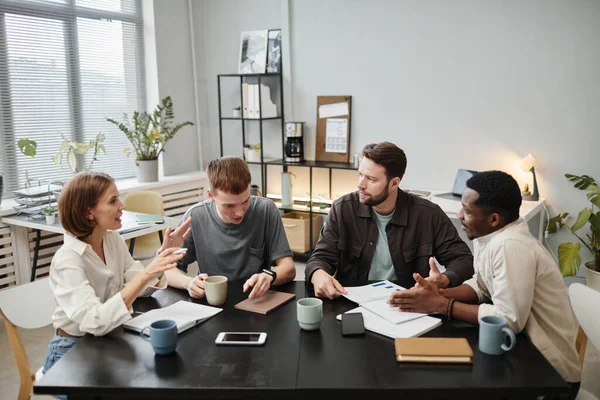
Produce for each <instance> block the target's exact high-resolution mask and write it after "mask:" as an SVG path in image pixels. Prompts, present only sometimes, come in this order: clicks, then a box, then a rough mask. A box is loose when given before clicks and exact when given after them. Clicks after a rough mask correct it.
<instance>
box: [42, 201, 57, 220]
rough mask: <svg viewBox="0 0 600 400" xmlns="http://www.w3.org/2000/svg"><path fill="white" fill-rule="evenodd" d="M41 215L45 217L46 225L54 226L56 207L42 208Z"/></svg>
mask: <svg viewBox="0 0 600 400" xmlns="http://www.w3.org/2000/svg"><path fill="white" fill-rule="evenodd" d="M42 213H43V214H44V215H45V216H46V224H48V225H54V224H55V223H56V214H57V213H58V208H56V206H52V205H50V204H48V205H47V206H45V207H44V208H42Z"/></svg>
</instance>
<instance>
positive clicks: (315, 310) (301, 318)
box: [296, 297, 323, 331]
mask: <svg viewBox="0 0 600 400" xmlns="http://www.w3.org/2000/svg"><path fill="white" fill-rule="evenodd" d="M296 304H297V306H296V308H297V312H298V325H300V328H302V329H304V330H307V331H314V330H316V329H319V327H320V326H321V320H322V319H323V300H321V299H317V298H314V297H307V298H305V299H300V300H298V302H297V303H296Z"/></svg>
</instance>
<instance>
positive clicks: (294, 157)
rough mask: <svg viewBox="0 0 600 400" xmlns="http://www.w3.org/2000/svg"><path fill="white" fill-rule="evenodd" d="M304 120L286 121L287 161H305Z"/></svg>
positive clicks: (285, 158)
mask: <svg viewBox="0 0 600 400" xmlns="http://www.w3.org/2000/svg"><path fill="white" fill-rule="evenodd" d="M303 132H304V122H286V123H285V146H284V150H285V154H284V160H285V162H302V161H304V138H303Z"/></svg>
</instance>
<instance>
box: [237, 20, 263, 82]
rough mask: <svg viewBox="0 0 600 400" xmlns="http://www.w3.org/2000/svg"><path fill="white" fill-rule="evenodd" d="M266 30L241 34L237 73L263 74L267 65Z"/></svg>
mask: <svg viewBox="0 0 600 400" xmlns="http://www.w3.org/2000/svg"><path fill="white" fill-rule="evenodd" d="M268 33H269V31H267V30H262V31H246V32H242V35H241V40H240V57H239V65H238V73H240V74H264V73H265V70H266V65H267V41H268Z"/></svg>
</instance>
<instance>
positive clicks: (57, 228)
mask: <svg viewBox="0 0 600 400" xmlns="http://www.w3.org/2000/svg"><path fill="white" fill-rule="evenodd" d="M136 214H139V213H134V212H131V211H123V216H122V224H123V227H122V228H121V229H120V230H119V231H122V233H121V236H123V238H124V239H131V242H130V244H129V252H130V253H132V254H133V247H134V245H135V238H136V237H139V236H143V235H146V234H148V233H154V232H159V234H160V235H161V236H162V231H163V230H165V229H167V227H169V226H171V227H173V228H174V227H176V226H177V224H178V223H179V218H173V217H164V222H163V223H162V224H149V225H137V224H136V222H135V216H136ZM2 222H3V223H4V224H7V225H12V226H13V227H14V228H15V237H16V238H17V240H16V243H15V247H17V252H18V249H26V251H27V254H28V255H29V240H28V237H27V228H31V229H33V230H35V244H34V247H33V261H32V264H31V272H30V275H31V278H30V281H33V280H34V279H35V270H36V268H37V260H38V252H39V247H40V237H41V231H48V232H54V233H60V234H64V233H65V230H64V228H63V227H62V225H61V224H60V221H58V219H57V222H56V223H55V224H52V225H48V224H47V223H46V220H44V219H41V220H40V219H33V218H31V217H29V216H27V215H11V216H9V217H3V218H2ZM140 227H141V229H139V228H140ZM27 258H29V257H27ZM15 265H16V267H17V268H19V269H21V272H20V273H21V276H26V275H27V272H26V271H25V270H23V268H28V263H23V262H21V263H15Z"/></svg>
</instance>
